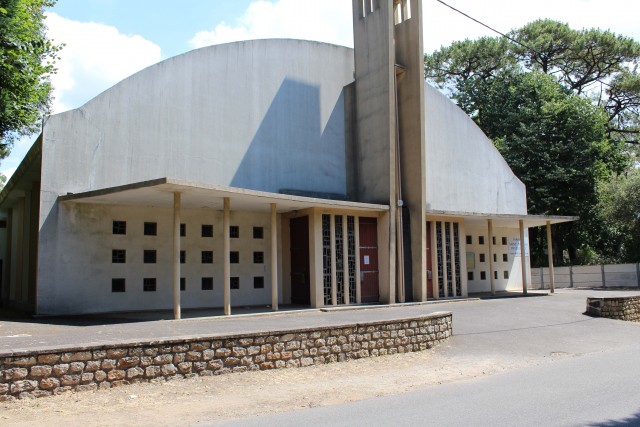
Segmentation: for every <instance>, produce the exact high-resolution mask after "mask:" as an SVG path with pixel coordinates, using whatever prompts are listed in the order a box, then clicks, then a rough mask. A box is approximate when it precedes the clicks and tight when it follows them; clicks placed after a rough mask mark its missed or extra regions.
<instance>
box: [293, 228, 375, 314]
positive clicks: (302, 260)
mask: <svg viewBox="0 0 640 427" xmlns="http://www.w3.org/2000/svg"><path fill="white" fill-rule="evenodd" d="M358 232H359V234H360V247H359V250H360V260H359V263H360V278H359V280H360V296H361V301H362V302H378V301H379V300H380V291H379V283H380V277H379V276H380V273H379V268H378V220H377V218H368V217H361V218H359V227H358ZM289 238H290V246H289V247H290V256H291V258H290V259H291V303H292V304H301V305H309V304H310V303H311V286H310V283H311V281H310V271H309V217H308V216H303V217H298V218H291V220H290V221H289ZM334 251H335V248H333V250H332V251H331V252H332V253H333V252H334ZM324 256H326V255H324ZM320 283H321V282H319V285H320V286H321V284H320Z"/></svg>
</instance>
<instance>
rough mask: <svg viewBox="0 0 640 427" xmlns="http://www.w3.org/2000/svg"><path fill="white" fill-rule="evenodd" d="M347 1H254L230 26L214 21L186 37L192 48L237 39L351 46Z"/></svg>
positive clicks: (349, 8) (350, 24) (350, 22)
mask: <svg viewBox="0 0 640 427" xmlns="http://www.w3.org/2000/svg"><path fill="white" fill-rule="evenodd" d="M351 26H352V21H351V2H349V1H344V0H323V1H318V0H276V1H266V0H257V1H254V2H252V3H251V4H250V5H249V7H248V8H247V10H246V11H245V13H244V14H243V15H242V16H241V17H239V18H238V19H237V22H236V23H235V24H234V25H229V24H227V23H224V22H221V23H218V24H217V25H216V26H215V27H214V28H213V29H212V30H206V31H199V32H198V33H196V35H195V36H194V37H193V39H191V40H190V42H189V43H190V44H191V46H192V47H194V48H198V47H203V46H208V45H212V44H220V43H228V42H232V41H238V40H248V39H261V38H294V39H304V40H317V41H323V42H327V43H334V44H338V45H343V46H353V34H352V29H351Z"/></svg>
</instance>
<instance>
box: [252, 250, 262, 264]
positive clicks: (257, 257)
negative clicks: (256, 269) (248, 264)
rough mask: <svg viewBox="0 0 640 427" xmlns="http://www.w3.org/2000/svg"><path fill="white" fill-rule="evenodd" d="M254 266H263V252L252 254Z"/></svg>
mask: <svg viewBox="0 0 640 427" xmlns="http://www.w3.org/2000/svg"><path fill="white" fill-rule="evenodd" d="M253 263H254V264H264V252H262V251H258V252H254V253H253Z"/></svg>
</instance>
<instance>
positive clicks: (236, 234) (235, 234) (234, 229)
mask: <svg viewBox="0 0 640 427" xmlns="http://www.w3.org/2000/svg"><path fill="white" fill-rule="evenodd" d="M229 237H231V238H232V239H238V238H240V227H239V226H237V225H231V226H229Z"/></svg>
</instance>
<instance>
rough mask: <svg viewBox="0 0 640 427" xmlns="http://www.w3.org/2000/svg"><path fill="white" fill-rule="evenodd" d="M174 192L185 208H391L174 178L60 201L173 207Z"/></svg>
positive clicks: (267, 210) (124, 186)
mask: <svg viewBox="0 0 640 427" xmlns="http://www.w3.org/2000/svg"><path fill="white" fill-rule="evenodd" d="M174 192H179V193H181V207H182V208H183V209H213V210H222V209H223V199H224V198H225V197H229V198H230V199H231V209H232V210H236V211H260V212H269V211H270V209H271V207H270V204H271V203H276V206H277V211H278V212H290V211H295V210H302V209H307V208H312V207H321V208H331V209H345V210H354V211H363V212H383V211H387V210H389V206H386V205H374V204H367V203H356V202H346V201H342V200H328V199H319V198H313V197H302V196H291V195H286V194H278V193H267V192H264V191H255V190H245V189H242V188H234V187H227V186H223V185H214V184H204V183H198V182H192V181H184V180H177V179H173V178H160V179H154V180H151V181H143V182H137V183H132V184H127V185H122V186H118V187H110V188H104V189H100V190H94V191H88V192H84V193H76V194H67V195H65V196H60V197H59V200H60V201H61V202H66V203H91V204H108V205H132V206H149V207H166V208H171V207H173V193H174Z"/></svg>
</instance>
